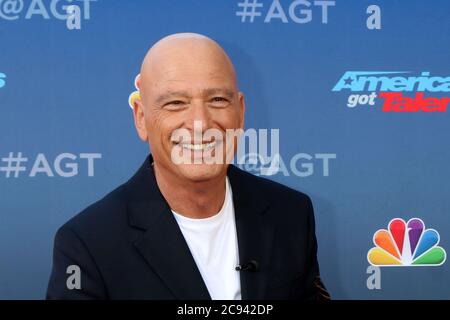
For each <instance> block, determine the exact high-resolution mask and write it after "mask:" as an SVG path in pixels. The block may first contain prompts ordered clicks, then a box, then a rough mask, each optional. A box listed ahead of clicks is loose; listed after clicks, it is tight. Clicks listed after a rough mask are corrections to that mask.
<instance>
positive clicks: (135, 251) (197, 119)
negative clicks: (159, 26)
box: [47, 33, 329, 299]
mask: <svg viewBox="0 0 450 320" xmlns="http://www.w3.org/2000/svg"><path fill="white" fill-rule="evenodd" d="M137 86H138V88H139V97H138V98H137V99H136V100H135V101H134V104H133V114H134V123H135V126H136V129H137V132H138V135H139V137H140V138H141V139H142V140H143V141H146V142H148V143H149V146H150V148H151V152H152V154H151V155H149V156H148V158H147V159H146V160H145V161H144V164H143V165H142V166H141V168H140V169H139V170H138V171H137V173H136V174H135V175H134V176H133V177H132V178H131V179H130V180H129V181H127V182H126V183H125V184H123V185H122V186H120V187H119V188H117V189H116V190H114V191H112V192H111V193H110V194H108V195H107V196H106V197H105V198H103V199H101V200H100V201H98V202H96V203H94V204H93V205H91V206H90V207H88V208H87V209H85V210H84V211H83V212H81V213H80V214H78V215H77V216H75V217H74V218H72V219H71V220H70V221H69V222H67V223H66V224H65V225H64V226H62V227H61V228H60V229H59V230H58V232H57V234H56V237H55V246H54V258H53V270H52V274H51V277H50V282H49V286H48V291H47V298H49V299H327V298H328V297H329V296H328V293H327V292H326V290H325V289H324V287H323V285H322V283H321V281H320V278H319V267H318V262H317V243H316V237H315V224H314V213H313V207H312V203H311V201H310V199H309V197H308V196H306V195H305V194H303V193H300V192H298V191H295V190H292V189H289V188H287V187H285V186H282V185H280V184H277V183H275V182H272V181H269V180H266V179H262V178H259V177H255V176H253V175H251V174H248V173H245V172H243V171H241V170H239V169H238V168H236V167H234V166H232V165H230V164H229V163H230V161H231V159H232V158H233V157H234V155H235V152H236V144H237V136H238V135H237V134H231V135H230V134H229V133H230V132H231V133H236V132H239V130H241V129H243V127H244V111H245V103H244V96H243V94H242V93H241V92H240V91H239V89H238V87H237V81H236V73H235V70H234V67H233V64H232V63H231V61H230V59H229V58H228V56H227V55H226V53H225V52H224V51H223V49H222V48H221V47H220V46H219V45H218V44H217V43H216V42H214V41H213V40H211V39H209V38H207V37H205V36H202V35H199V34H191V33H183V34H175V35H171V36H168V37H166V38H163V39H161V40H160V41H158V42H157V43H156V44H155V45H154V46H153V47H152V48H151V49H150V50H149V52H148V54H147V55H146V57H145V59H144V62H143V64H142V68H141V73H140V76H139V78H138V80H137ZM73 266H77V267H78V268H79V269H78V270H79V280H80V281H79V285H78V286H74V285H70V281H72V280H73V278H71V277H72V276H73V275H71V274H70V273H69V274H68V273H67V270H68V268H73ZM70 270H72V269H70Z"/></svg>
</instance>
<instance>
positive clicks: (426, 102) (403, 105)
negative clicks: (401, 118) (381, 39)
mask: <svg viewBox="0 0 450 320" xmlns="http://www.w3.org/2000/svg"><path fill="white" fill-rule="evenodd" d="M347 90H348V91H350V92H351V93H352V94H350V95H349V97H348V100H347V107H349V108H354V107H356V106H375V102H376V101H377V99H379V100H381V102H382V103H383V106H382V109H381V110H382V112H445V111H446V110H447V107H448V104H449V103H450V97H449V96H448V92H450V77H448V76H447V77H444V76H435V75H431V73H430V72H428V71H426V72H421V73H420V74H413V73H412V72H408V71H347V72H345V73H344V75H343V76H342V77H341V78H340V79H339V81H338V82H337V83H336V85H335V86H334V87H333V89H332V91H333V92H338V91H344V92H345V91H347ZM404 93H412V95H407V94H404ZM445 95H446V96H445Z"/></svg>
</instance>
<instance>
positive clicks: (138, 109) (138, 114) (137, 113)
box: [133, 96, 148, 142]
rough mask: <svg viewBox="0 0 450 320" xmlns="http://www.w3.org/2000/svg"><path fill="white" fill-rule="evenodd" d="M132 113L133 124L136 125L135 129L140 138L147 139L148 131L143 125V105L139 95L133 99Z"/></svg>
mask: <svg viewBox="0 0 450 320" xmlns="http://www.w3.org/2000/svg"><path fill="white" fill-rule="evenodd" d="M133 115H134V125H135V127H136V131H137V133H138V135H139V138H141V140H142V141H145V142H147V141H148V133H147V128H146V126H145V114H144V105H143V104H142V100H141V97H140V96H139V97H137V98H136V99H134V101H133Z"/></svg>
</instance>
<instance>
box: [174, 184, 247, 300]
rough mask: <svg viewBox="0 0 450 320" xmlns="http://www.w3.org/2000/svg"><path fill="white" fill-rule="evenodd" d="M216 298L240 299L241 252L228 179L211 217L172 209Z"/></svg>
mask: <svg viewBox="0 0 450 320" xmlns="http://www.w3.org/2000/svg"><path fill="white" fill-rule="evenodd" d="M172 213H173V214H174V216H175V219H176V220H177V222H178V225H179V226H180V229H181V232H182V233H183V236H184V238H185V239H186V242H187V244H188V246H189V249H190V250H191V253H192V256H193V257H194V260H195V263H196V264H197V267H198V269H199V271H200V273H201V275H202V277H203V281H204V282H205V284H206V287H207V288H208V291H209V294H210V296H211V298H212V299H213V300H240V299H241V283H240V275H239V271H236V270H235V268H236V266H237V265H238V264H239V253H238V244H237V234H236V223H235V219H234V206H233V195H232V191H231V186H230V183H229V181H228V177H227V179H226V191H225V201H224V203H223V206H222V209H220V211H219V212H218V213H217V214H216V215H214V216H212V217H209V218H205V219H191V218H187V217H185V216H182V215H180V214H178V213H177V212H175V211H173V210H172Z"/></svg>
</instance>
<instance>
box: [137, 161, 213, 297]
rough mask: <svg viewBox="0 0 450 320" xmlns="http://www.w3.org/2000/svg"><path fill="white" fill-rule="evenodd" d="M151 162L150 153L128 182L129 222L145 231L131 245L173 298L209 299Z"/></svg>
mask: <svg viewBox="0 0 450 320" xmlns="http://www.w3.org/2000/svg"><path fill="white" fill-rule="evenodd" d="M151 162H152V159H151V156H150V157H148V158H147V159H146V161H145V163H144V165H143V166H142V167H141V168H140V169H139V171H138V172H137V173H136V175H135V176H134V177H133V178H132V179H131V180H130V182H129V183H130V184H132V186H131V188H130V190H132V191H131V193H132V194H131V195H130V201H129V203H128V211H129V219H130V225H132V226H133V227H136V228H139V229H142V230H144V231H145V232H144V234H143V235H142V236H141V237H140V238H138V239H137V241H135V243H134V245H135V246H136V248H137V250H138V251H139V253H140V254H141V255H142V256H143V257H144V259H145V260H146V262H147V263H148V264H149V266H150V267H151V268H152V269H153V270H154V272H155V273H156V274H157V275H158V276H159V277H160V278H161V280H162V281H163V282H164V283H165V285H166V286H167V288H168V289H169V290H170V292H171V293H172V294H173V296H174V297H175V298H177V299H188V300H190V299H211V297H210V295H209V292H208V289H207V287H206V285H205V283H204V281H203V278H202V276H201V274H200V271H199V270H198V268H197V265H196V263H195V261H194V258H193V257H192V254H191V252H190V250H189V247H188V245H187V243H186V241H185V239H184V237H183V234H182V233H181V230H180V228H179V227H178V224H177V222H176V220H175V218H174V217H173V214H172V212H171V211H170V207H169V205H168V204H167V202H166V200H165V199H164V197H163V196H162V194H161V193H160V191H159V189H158V186H157V184H156V179H155V176H154V173H153V168H152V167H151ZM150 289H151V288H149V290H150Z"/></svg>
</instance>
